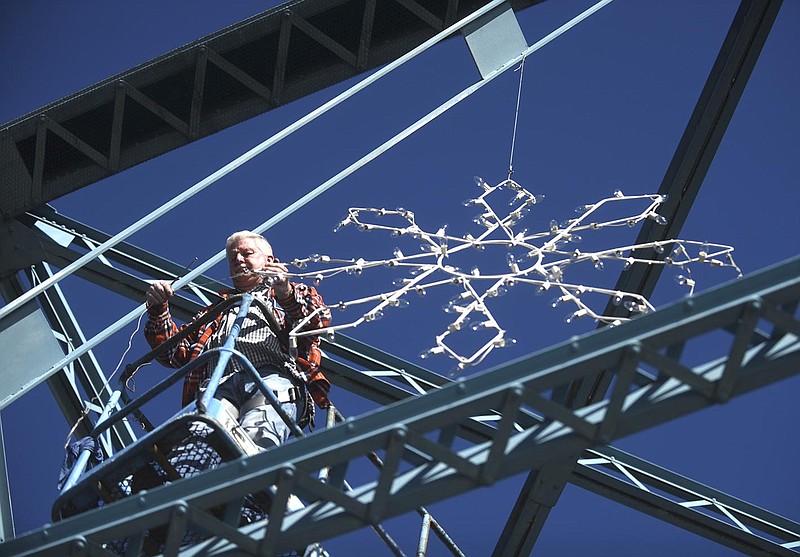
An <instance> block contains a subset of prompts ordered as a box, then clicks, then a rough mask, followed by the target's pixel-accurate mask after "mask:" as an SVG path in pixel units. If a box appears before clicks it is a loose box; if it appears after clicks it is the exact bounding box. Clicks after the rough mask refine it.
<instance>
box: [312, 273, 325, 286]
mask: <svg viewBox="0 0 800 557" xmlns="http://www.w3.org/2000/svg"><path fill="white" fill-rule="evenodd" d="M323 278H325V277H323V276H322V275H317V276H315V277H314V286H319V285H320V283H321V282H322V279H323Z"/></svg>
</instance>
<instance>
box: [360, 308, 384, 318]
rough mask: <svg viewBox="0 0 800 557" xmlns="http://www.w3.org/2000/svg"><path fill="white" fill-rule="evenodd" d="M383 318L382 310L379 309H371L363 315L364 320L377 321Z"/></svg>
mask: <svg viewBox="0 0 800 557" xmlns="http://www.w3.org/2000/svg"><path fill="white" fill-rule="evenodd" d="M382 318H383V312H382V311H381V310H378V311H371V312H369V313H367V314H366V315H364V320H365V321H378V320H379V319H382Z"/></svg>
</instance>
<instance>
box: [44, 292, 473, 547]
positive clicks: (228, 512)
mask: <svg viewBox="0 0 800 557" xmlns="http://www.w3.org/2000/svg"><path fill="white" fill-rule="evenodd" d="M237 305H238V306H239V310H238V314H237V317H236V319H235V321H234V324H233V326H232V328H231V331H230V333H229V336H228V338H227V339H226V341H225V343H224V345H223V346H221V347H220V348H216V349H209V350H206V351H204V352H203V353H201V354H200V355H199V356H198V357H197V358H195V359H193V360H192V361H191V362H189V363H188V364H186V365H185V366H183V367H181V368H180V369H178V370H176V371H175V372H174V373H171V374H170V375H169V376H168V377H167V378H165V379H164V380H162V381H161V382H159V383H158V384H156V385H155V386H153V387H152V388H150V389H148V390H147V391H146V392H145V393H143V394H142V395H141V396H139V397H137V398H136V399H131V398H130V396H129V395H128V394H127V392H126V390H125V385H126V384H127V382H128V380H129V379H130V378H131V377H132V376H133V375H134V374H135V373H136V371H137V370H138V369H139V368H140V367H141V366H142V365H144V364H146V363H149V362H151V361H152V360H153V359H155V358H157V357H159V356H161V355H163V354H165V353H167V352H168V351H169V350H171V349H173V348H174V347H175V346H176V344H177V343H179V342H181V341H182V340H184V339H186V338H187V337H188V336H189V335H191V334H193V333H196V332H198V331H199V330H200V329H201V328H202V327H203V326H205V325H206V324H207V323H209V322H210V321H212V320H214V319H216V318H217V317H218V316H219V315H220V314H222V313H223V312H226V311H228V310H229V309H231V308H232V307H234V306H237ZM252 305H257V306H260V307H261V309H262V311H269V308H267V307H265V305H264V304H263V302H261V301H260V300H258V299H257V298H254V297H253V296H252V295H250V294H240V295H235V296H231V297H229V298H227V299H225V300H223V301H222V302H220V303H219V304H217V305H215V306H214V307H212V308H210V309H209V310H208V311H207V312H206V313H205V314H204V315H203V316H202V318H199V319H197V320H195V321H193V322H192V323H190V324H189V325H187V326H186V327H184V328H182V329H180V330H179V331H178V332H177V334H175V335H173V336H172V337H170V338H169V339H168V340H167V341H165V342H164V343H162V344H161V345H159V346H157V347H156V348H155V349H153V350H152V351H150V352H149V353H147V354H145V355H144V356H142V357H141V358H139V359H138V360H136V361H135V362H133V363H131V364H129V365H127V366H126V368H125V372H124V373H123V375H122V377H121V378H120V385H119V388H118V389H117V390H116V391H114V393H113V395H112V397H111V399H110V400H109V402H108V404H107V405H106V406H105V408H104V410H103V412H102V414H101V416H100V418H99V420H98V422H97V424H96V425H95V426H94V428H93V430H92V432H91V435H90V436H91V437H92V438H97V437H98V436H99V435H101V434H102V433H103V432H105V431H106V430H108V429H109V428H111V427H113V426H114V425H115V424H116V423H119V422H120V421H121V420H124V419H127V418H128V417H130V416H131V415H133V416H134V417H135V418H136V419H137V420H138V421H139V422H140V423H141V424H142V426H143V427H144V429H145V430H147V431H148V433H147V435H145V436H143V437H142V438H141V439H139V440H138V441H137V442H135V443H133V444H132V445H130V446H129V447H127V448H126V449H125V450H123V451H121V452H119V453H117V454H116V455H115V457H114V458H113V459H109V460H108V461H106V462H103V463H101V464H99V465H97V466H95V467H93V468H91V469H89V470H87V467H88V463H89V460H90V456H91V448H84V449H83V450H82V451H81V453H80V454H79V456H78V458H77V461H76V463H75V465H74V467H73V469H72V470H71V472H70V474H69V476H68V478H67V480H66V482H65V483H64V485H63V487H62V490H61V495H60V496H59V497H58V498H57V500H56V502H55V503H54V505H53V511H52V515H53V520H56V521H58V520H62V519H64V518H67V517H70V516H74V515H76V514H80V513H83V512H87V511H89V510H92V509H95V508H99V507H102V506H105V505H107V504H110V503H113V502H114V501H116V500H119V499H124V498H127V497H131V496H136V495H139V494H141V493H142V492H143V491H144V490H150V489H154V488H157V487H159V486H161V485H163V484H166V483H171V482H174V481H177V480H179V479H182V478H184V477H188V476H193V475H197V474H198V473H200V472H202V471H204V470H207V469H210V468H214V467H217V466H219V465H221V464H223V463H225V462H229V461H232V460H236V459H239V458H243V457H247V456H252V455H253V454H257V453H258V452H260V451H261V449H260V448H258V447H257V446H256V445H255V444H254V443H253V442H252V441H251V440H250V439H249V437H247V435H246V434H245V433H244V430H242V429H241V427H240V426H239V425H238V422H236V420H235V419H234V418H233V417H232V416H230V414H228V413H227V410H226V408H225V406H224V405H223V404H221V403H220V402H219V401H218V400H216V399H215V398H214V395H215V393H216V390H217V388H218V386H219V384H220V382H221V380H222V378H223V376H224V375H225V371H226V368H227V367H228V364H229V363H230V362H231V359H232V358H234V359H236V360H237V361H238V363H239V364H241V365H240V369H241V370H242V371H243V372H245V373H247V374H248V377H249V378H250V379H252V380H253V381H254V383H255V385H256V386H257V388H258V389H259V390H260V391H261V393H262V394H263V395H264V396H265V397H266V400H267V401H268V402H269V404H270V405H272V407H273V408H274V409H275V410H276V412H277V413H278V415H279V416H280V417H281V419H282V420H283V421H284V422H285V423H286V425H287V426H288V427H289V428H290V430H291V431H292V434H293V435H294V436H295V437H298V438H299V437H303V436H304V435H305V434H304V433H303V431H302V429H301V428H300V427H299V426H298V425H297V423H296V422H295V421H294V420H293V419H292V418H291V416H289V415H288V414H287V413H286V412H285V411H284V410H283V408H282V406H281V404H280V403H279V402H278V400H277V398H276V396H275V393H274V392H273V391H272V390H271V389H270V388H269V387H268V386H267V385H266V383H265V382H264V380H263V378H262V377H261V376H260V374H259V373H258V371H257V370H256V369H255V368H254V367H253V365H252V363H251V362H250V361H249V360H248V359H247V358H246V357H245V356H244V355H243V354H242V353H240V352H238V351H237V350H236V349H235V343H236V339H237V338H238V337H239V334H240V332H241V329H242V324H243V322H244V320H245V319H246V318H247V315H248V312H249V309H250V307H251V306H252ZM214 358H216V362H214V361H213V359H214ZM212 364H213V370H212V372H211V375H210V379H209V380H208V383H207V385H206V386H205V387H204V389H203V390H202V392H201V394H200V395H199V396H198V398H197V400H195V401H193V402H192V403H191V404H189V405H187V406H186V407H184V408H183V409H181V410H180V411H179V412H178V413H177V414H176V415H175V416H173V417H172V418H171V419H170V420H168V421H167V422H166V423H165V424H164V425H162V426H160V427H157V428H156V427H154V426H153V425H152V423H150V421H149V420H147V418H146V417H145V416H144V414H143V413H142V411H141V408H142V406H143V405H144V404H146V403H148V402H150V401H152V400H153V399H154V398H155V397H156V396H158V395H159V394H161V393H163V392H164V391H166V390H167V389H168V388H169V387H171V386H172V385H174V384H175V383H176V382H177V381H178V380H179V379H181V378H183V377H185V376H186V375H187V374H188V373H190V372H192V371H194V370H196V369H198V368H199V367H201V366H207V365H212ZM120 399H123V400H124V402H125V404H124V405H123V406H122V407H121V408H119V410H117V411H115V407H116V406H117V404H118V402H119V400H120ZM341 421H344V417H343V416H342V414H341V412H339V410H338V409H337V408H336V407H335V406H330V407H329V409H328V419H327V425H328V427H333V426H334V425H335V424H336V423H337V422H341ZM367 457H368V458H369V460H370V461H371V462H372V463H373V464H375V466H377V467H378V469H381V468H382V467H383V462H382V461H381V459H380V457H379V456H378V455H377V454H376V453H375V452H370V453H369V454H368V455H367ZM328 479H329V478H328V470H327V469H323V470H322V471H321V472H320V481H322V482H327V481H328ZM341 483H342V485H343V487H344V489H345V490H347V491H350V490H352V488H351V487H350V486H349V484H348V483H347V481H346V480H342V481H341ZM276 496H277V493H276V490H275V488H274V486H261V487H260V489H258V490H255V491H254V493H252V494H251V495H250V496H247V497H245V498H243V500H242V501H241V502H240V503H239V504H238V505H229V506H228V508H225V509H222V508H220V509H216V511H212V513H214V512H215V513H216V514H220V515H223V516H225V518H226V521H227V522H228V523H229V524H230V525H231V526H241V525H242V524H243V523H244V524H247V523H250V522H253V521H255V520H261V519H265V518H266V517H267V516H269V515H270V513H271V512H274V501H275V498H276ZM299 508H302V504H301V503H299V500H297V502H295V503H293V504H292V505H290V508H289V509H284V511H286V510H288V511H289V512H292V511H294V510H298V509H299ZM267 509H269V511H268V510H267ZM417 512H418V513H419V514H420V516H422V518H423V521H422V528H421V531H420V536H419V542H418V548H417V552H416V555H417V556H424V555H425V554H426V551H427V544H428V539H429V534H430V532H431V531H433V532H434V533H435V534H436V535H437V536H438V538H439V539H440V540H441V541H442V542H443V544H444V546H445V548H446V549H447V550H448V551H450V553H452V554H453V555H455V556H457V557H463V555H464V554H463V552H461V550H460V549H459V548H458V546H457V545H456V544H455V542H454V541H453V540H452V539H451V538H450V537H449V536H448V535H447V533H446V532H445V530H444V528H442V526H441V525H440V524H439V523H438V522H437V521H436V520H435V519H434V518H433V517H432V516H431V514H430V513H429V512H428V511H427V510H426V509H425V508H424V507H420V508H419V509H417ZM371 528H372V529H373V531H375V533H376V534H377V535H378V536H379V538H380V539H381V540H382V541H383V542H384V543H385V544H386V546H387V548H388V549H389V550H390V552H391V553H392V554H394V555H395V556H397V557H404V556H405V554H404V553H403V551H402V549H401V548H400V546H399V545H398V544H397V542H396V541H395V540H394V539H393V538H392V536H391V535H389V533H388V532H387V531H386V530H385V528H384V527H383V526H382V525H381V524H373V525H371ZM178 530H180V527H174V526H172V525H171V523H170V524H167V523H166V522H164V523H163V524H153V525H152V527H151V528H149V529H147V530H146V531H144V532H143V534H142V535H140V536H139V537H138V538H136V539H131V538H122V539H119V540H116V541H114V542H112V543H111V544H109V548H110V549H111V550H112V551H114V552H117V553H125V554H131V552H133V554H148V555H149V554H156V553H164V554H167V555H170V554H173V553H172V552H177V551H178V550H179V548H180V547H182V546H185V545H187V544H191V543H195V542H198V541H200V540H202V539H204V538H205V537H208V535H209V533H207V532H198V531H194V530H192V531H190V530H189V529H188V528H184V530H185V531H180V532H179V531H178Z"/></svg>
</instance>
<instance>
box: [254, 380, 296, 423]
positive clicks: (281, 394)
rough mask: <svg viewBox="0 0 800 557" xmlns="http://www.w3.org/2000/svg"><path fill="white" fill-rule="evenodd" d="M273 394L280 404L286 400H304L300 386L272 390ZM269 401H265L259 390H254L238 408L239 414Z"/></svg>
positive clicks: (264, 404) (265, 398)
mask: <svg viewBox="0 0 800 557" xmlns="http://www.w3.org/2000/svg"><path fill="white" fill-rule="evenodd" d="M272 392H273V393H274V394H275V398H276V399H278V402H280V403H281V404H286V403H287V402H298V401H301V400H304V397H303V390H302V389H301V388H300V387H294V386H293V387H289V388H288V389H286V390H284V391H272ZM268 404H269V402H267V397H265V396H264V395H263V394H262V393H261V391H258V392H256V393H255V394H254V395H253V396H252V397H250V398H249V399H248V400H247V401H246V402H245V403H244V404H242V406H241V408H239V415H240V416H244V415H245V414H246V413H247V412H249V411H250V410H252V409H253V408H256V407H258V406H266V405H268Z"/></svg>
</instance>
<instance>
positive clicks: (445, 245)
mask: <svg viewBox="0 0 800 557" xmlns="http://www.w3.org/2000/svg"><path fill="white" fill-rule="evenodd" d="M475 183H476V185H477V186H478V188H479V190H480V195H478V196H477V197H475V198H470V199H467V200H466V201H464V203H463V204H464V205H465V206H466V207H475V208H477V209H478V210H479V213H478V215H477V216H476V217H475V218H474V219H473V224H475V225H477V226H478V228H479V230H480V232H479V233H477V234H476V235H473V234H465V235H463V236H455V235H450V234H447V226H446V225H445V226H441V227H440V228H439V229H438V230H437V231H436V232H428V231H425V230H423V229H422V228H421V227H420V226H419V225H418V224H417V222H416V220H415V215H414V213H413V212H412V211H410V210H407V209H403V208H398V209H383V208H380V209H379V208H365V207H352V208H350V209H349V210H348V215H347V217H346V218H345V219H344V220H342V221H341V222H339V223H338V225H337V226H336V228H335V229H334V232H337V231H339V230H341V229H343V228H345V227H349V226H353V227H355V228H356V229H358V230H359V231H362V232H375V231H377V232H385V233H388V234H389V235H390V236H391V237H396V238H399V237H406V238H411V239H413V240H416V241H418V242H419V243H420V252H419V253H414V254H405V253H403V252H402V251H401V250H400V249H399V248H395V249H394V251H393V253H392V257H390V258H387V259H381V260H365V259H363V258H358V259H337V258H333V257H331V256H328V255H321V254H313V255H310V256H309V257H307V258H303V259H295V260H293V261H291V262H289V265H290V266H292V267H295V268H297V269H298V272H293V273H290V276H291V277H292V278H294V279H298V280H305V281H310V282H311V283H313V284H314V285H317V286H318V285H319V284H320V283H321V282H322V281H323V280H326V279H329V278H331V277H334V276H337V275H342V274H344V275H362V274H363V273H364V272H365V271H369V270H370V269H376V268H389V269H394V270H396V271H397V272H398V274H402V273H403V272H404V273H405V274H404V275H403V276H399V277H397V278H395V279H394V280H393V281H392V283H391V287H390V288H388V289H386V290H385V291H383V292H380V293H376V294H371V295H368V296H364V297H361V298H356V299H352V300H348V301H342V302H338V303H336V304H334V305H329V307H330V308H332V309H338V310H347V309H351V308H354V307H356V306H361V307H366V308H367V309H366V311H359V312H358V314H359V315H358V317H356V318H354V319H352V320H350V321H346V322H344V323H340V324H336V325H333V326H330V327H328V328H325V329H312V330H303V327H305V326H306V324H307V323H308V322H309V321H310V319H311V318H312V317H313V316H309V317H308V318H307V319H306V320H304V321H302V322H300V323H298V324H297V325H296V326H295V327H294V328H293V330H292V331H291V332H290V338H291V339H293V341H294V342H296V338H297V337H299V336H307V335H327V336H328V337H329V338H332V336H333V334H334V333H335V332H336V331H339V330H343V329H349V328H354V327H357V326H359V325H361V324H363V323H369V322H372V321H376V320H378V319H381V318H382V317H383V316H384V313H385V312H386V310H387V309H390V308H397V307H406V306H408V305H409V301H408V297H409V295H410V294H418V295H424V294H425V293H426V292H427V291H428V290H430V289H433V288H438V287H445V286H448V287H451V288H455V289H458V290H459V292H458V294H456V295H455V296H454V297H452V298H451V299H450V300H449V301H448V302H447V304H446V305H445V306H444V307H443V310H444V312H445V313H447V314H451V315H453V320H452V321H451V322H450V323H449V324H448V325H447V327H446V328H445V330H444V331H442V332H441V333H440V334H438V335H436V336H435V344H434V346H433V347H431V348H430V349H428V350H426V351H424V352H423V353H421V354H420V356H421V357H422V358H428V357H431V356H435V355H446V356H448V357H449V358H451V359H453V360H455V361H456V362H457V367H456V372H457V371H459V370H464V369H466V368H468V367H470V366H474V365H477V364H479V363H481V362H482V361H483V360H484V359H485V358H486V356H487V355H488V354H489V353H490V352H491V351H492V350H494V349H496V348H502V347H505V346H510V345H512V344H514V343H516V340H515V339H514V338H512V337H510V336H508V335H507V332H506V330H505V329H503V327H502V326H501V324H500V323H499V322H498V321H497V319H496V318H495V316H494V315H493V314H492V311H491V310H490V308H489V302H490V301H491V299H492V298H496V297H499V296H503V295H504V294H506V293H507V292H508V291H509V289H510V288H511V287H513V286H517V285H530V286H532V287H534V288H535V293H536V294H540V295H541V294H544V293H554V294H556V297H555V298H554V299H553V301H552V304H551V305H552V306H553V307H556V306H559V305H562V304H563V305H567V306H570V307H571V308H572V309H571V311H570V313H569V314H568V315H567V316H566V318H565V321H566V322H567V323H571V322H573V321H574V320H576V319H579V318H588V319H593V320H594V321H596V322H599V323H604V324H606V325H608V326H615V325H619V324H620V323H622V322H624V321H627V320H628V319H630V318H631V317H634V316H636V315H638V314H642V313H647V312H651V311H655V307H654V306H653V305H652V304H651V303H650V301H649V300H648V299H647V298H645V297H644V296H642V295H641V294H638V293H635V292H625V291H619V290H614V289H609V288H604V287H602V286H596V285H591V284H584V283H583V281H581V282H571V281H570V280H568V277H567V275H568V274H570V275H571V274H572V273H571V269H572V268H574V267H577V266H585V265H586V264H587V263H588V264H591V265H592V266H593V267H594V268H595V269H598V270H602V269H603V268H604V267H605V265H606V263H610V262H615V263H616V264H621V265H622V268H623V269H629V268H631V267H632V266H634V265H636V264H644V265H664V266H668V267H674V268H676V269H677V270H678V271H679V272H680V274H677V275H676V277H675V278H676V281H677V282H678V284H680V285H681V286H684V287H686V288H687V289H688V294H689V295H691V294H693V293H694V290H695V286H696V280H695V278H694V277H693V275H692V270H691V269H692V267H693V266H697V265H708V266H711V267H729V268H731V269H733V270H734V271H735V272H736V273H737V276H741V270H740V269H739V267H738V266H737V265H736V263H735V262H734V259H733V248H732V247H731V246H726V245H721V244H712V243H708V242H698V241H691V240H681V239H670V240H662V241H654V242H648V243H641V244H632V245H623V246H617V247H611V248H603V249H594V250H587V251H582V250H581V249H578V248H577V247H574V246H576V244H578V243H581V241H582V236H583V235H587V234H592V233H595V232H596V231H599V230H603V229H609V228H613V227H630V228H632V227H635V226H637V225H640V224H641V223H643V222H644V221H646V220H652V221H654V222H655V224H656V225H660V226H663V225H666V224H667V220H666V219H665V218H664V216H662V215H661V214H659V213H658V209H659V207H660V206H661V205H662V204H663V203H664V202H665V201H666V200H667V198H666V196H664V195H658V194H647V195H625V194H623V193H622V192H621V191H619V190H618V191H615V192H614V193H613V195H612V196H611V197H608V198H604V199H601V200H599V201H597V202H595V203H592V204H588V205H582V206H580V207H578V208H577V209H576V212H577V213H578V215H577V216H576V217H575V218H572V219H569V220H567V221H564V222H561V223H559V222H558V221H556V220H553V221H551V222H550V226H549V228H548V229H547V230H544V231H541V232H534V233H529V232H528V230H527V229H521V230H517V227H518V225H519V223H520V222H521V221H522V220H523V219H524V217H525V216H526V215H527V214H528V213H529V211H530V210H531V209H532V208H533V207H534V206H536V205H538V204H540V203H541V202H542V200H543V198H544V196H542V195H534V194H533V193H531V192H530V191H528V190H527V189H525V188H524V187H522V186H521V185H519V184H518V183H517V182H515V181H514V180H512V179H510V178H509V179H506V180H504V181H502V182H500V183H499V184H497V185H495V186H491V185H489V184H488V183H487V182H486V181H484V180H483V179H481V178H478V177H476V178H475ZM503 192H505V193H506V194H509V195H508V196H509V197H510V198H511V200H510V201H509V202H508V203H507V205H506V210H505V211H500V210H498V209H497V208H496V207H497V206H498V204H497V203H496V202H495V203H492V202H493V201H496V199H497V198H498V197H499V195H500V194H502V193H503ZM622 204H626V205H631V204H638V205H639V206H641V205H642V204H644V209H643V210H640V211H639V212H638V213H634V214H626V215H624V216H614V217H613V218H607V219H606V220H601V219H600V218H599V217H600V215H601V213H602V212H603V211H604V210H607V209H609V208H619V207H618V206H620V205H622ZM626 212H627V211H626ZM488 248H490V249H492V250H496V249H497V248H501V249H503V250H504V251H505V262H506V268H504V269H502V272H496V271H495V272H492V273H483V272H481V269H480V268H479V266H474V267H472V268H471V269H470V270H464V269H461V268H459V267H457V266H454V265H452V264H451V261H452V260H453V257H454V256H455V255H456V254H457V253H459V252H464V251H466V250H476V251H478V252H483V251H485V250H487V249H488ZM586 294H595V295H600V297H605V298H606V302H607V301H608V300H611V302H612V305H614V306H622V307H623V308H624V309H626V310H627V311H628V313H629V317H619V316H617V315H606V314H605V313H604V310H597V309H594V308H593V307H592V306H593V305H595V306H596V305H599V304H597V303H596V302H595V303H593V304H592V303H590V302H589V301H587V296H586ZM592 298H593V299H594V300H597V298H598V297H597V296H593V297H592ZM607 306H608V304H607V303H606V304H604V306H603V307H604V308H605V307H607ZM467 330H469V331H473V332H478V331H482V332H483V334H484V335H486V334H487V333H488V335H489V339H488V340H487V341H486V342H485V343H483V344H482V345H481V346H479V347H478V348H477V349H475V350H474V351H472V352H471V353H467V354H464V353H462V352H463V349H461V348H459V349H456V348H454V347H453V346H452V343H450V342H449V341H450V339H449V338H448V337H450V335H453V334H454V333H456V332H458V331H467ZM481 338H485V336H483V337H481Z"/></svg>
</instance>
